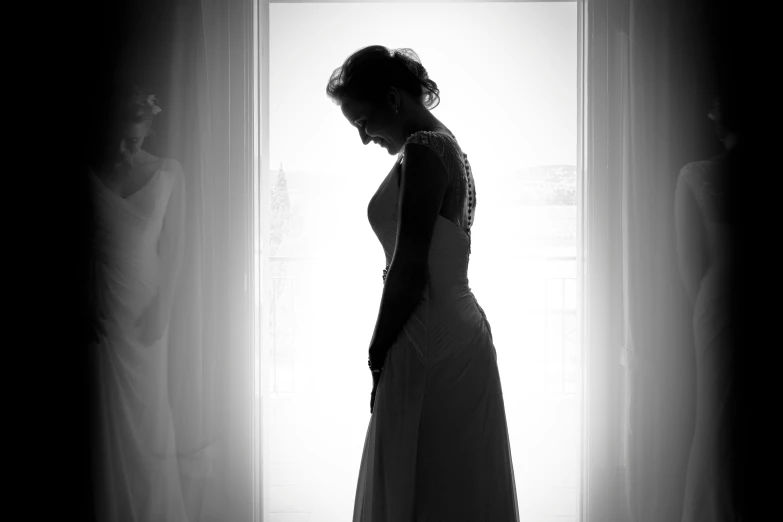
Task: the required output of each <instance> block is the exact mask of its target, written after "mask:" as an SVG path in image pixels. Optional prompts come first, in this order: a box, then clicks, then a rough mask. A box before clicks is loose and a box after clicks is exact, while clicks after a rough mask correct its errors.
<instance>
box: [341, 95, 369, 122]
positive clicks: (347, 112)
mask: <svg viewBox="0 0 783 522" xmlns="http://www.w3.org/2000/svg"><path fill="white" fill-rule="evenodd" d="M340 109H341V110H342V111H343V116H345V117H346V118H347V119H348V121H350V122H351V123H353V121H354V120H355V119H356V118H359V117H361V116H362V115H363V114H364V112H365V111H366V107H365V104H364V103H361V102H358V101H356V100H351V99H350V98H346V99H344V100H343V101H342V103H341V104H340Z"/></svg>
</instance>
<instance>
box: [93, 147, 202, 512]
mask: <svg viewBox="0 0 783 522" xmlns="http://www.w3.org/2000/svg"><path fill="white" fill-rule="evenodd" d="M177 167H178V164H176V162H169V161H164V163H163V164H162V166H161V167H160V168H159V169H158V170H157V172H156V173H155V174H154V175H153V177H152V178H151V179H150V181H149V182H148V183H147V184H146V185H144V186H143V187H142V188H141V189H139V190H138V191H136V192H134V193H133V194H131V195H129V196H128V197H126V198H123V197H120V196H119V195H117V194H115V193H114V192H113V191H111V190H109V189H108V188H107V187H106V186H105V185H104V184H103V182H102V181H100V180H99V179H98V178H97V177H96V176H95V175H94V174H93V175H92V176H91V177H92V179H93V182H94V183H93V194H94V201H95V209H96V219H97V227H96V229H97V230H96V232H97V233H96V245H95V252H96V257H97V266H98V277H97V292H98V300H99V309H100V310H101V314H102V318H101V321H100V323H101V329H102V331H103V333H102V335H101V336H100V340H99V341H98V342H96V343H94V345H93V346H92V347H91V357H92V368H93V370H94V376H95V380H94V383H95V388H94V393H95V395H96V400H97V402H96V406H95V410H96V411H95V428H96V432H95V435H96V438H95V439H94V443H93V449H94V451H95V454H94V456H95V458H94V474H93V476H94V490H95V498H96V520H97V521H98V522H104V521H112V522H115V521H127V522H153V521H155V522H158V521H160V522H164V521H165V522H186V520H187V518H186V515H185V508H184V505H183V501H182V492H181V488H180V479H179V472H178V467H177V455H176V448H175V439H174V428H173V423H172V416H171V408H170V405H169V396H168V377H167V375H168V364H167V363H168V348H167V344H168V342H167V339H168V329H166V333H164V335H163V337H162V338H161V339H160V340H158V341H156V342H154V343H152V344H151V345H147V344H145V343H144V342H142V341H141V338H142V337H141V332H142V331H143V325H142V327H139V326H137V321H138V320H139V318H140V317H142V314H143V312H144V311H145V309H146V307H147V306H148V305H149V304H150V302H151V301H152V299H153V297H154V296H155V295H156V293H157V289H158V285H159V283H160V281H159V280H158V278H159V257H158V253H157V244H158V238H159V236H160V234H161V229H162V225H163V218H164V216H165V214H166V208H167V204H168V201H169V198H170V196H171V194H172V189H173V187H174V180H175V174H174V168H177Z"/></svg>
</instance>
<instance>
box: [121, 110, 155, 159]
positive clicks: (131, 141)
mask: <svg viewBox="0 0 783 522" xmlns="http://www.w3.org/2000/svg"><path fill="white" fill-rule="evenodd" d="M148 133H149V122H147V121H144V122H140V123H133V124H130V125H127V126H126V127H125V129H124V130H123V133H122V139H121V140H120V156H121V158H122V161H123V162H124V163H127V164H128V165H132V164H133V160H134V158H135V157H136V155H137V154H138V153H139V151H140V150H141V146H142V145H143V144H144V138H146V137H147V134H148Z"/></svg>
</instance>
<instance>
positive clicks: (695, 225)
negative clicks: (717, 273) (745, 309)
mask: <svg viewBox="0 0 783 522" xmlns="http://www.w3.org/2000/svg"><path fill="white" fill-rule="evenodd" d="M687 168H688V167H687V166H686V167H684V168H683V169H682V171H681V172H680V177H679V179H678V180H677V189H676V193H675V203H674V216H675V227H676V234H677V258H678V262H679V267H680V277H682V281H683V284H684V285H685V290H686V292H687V293H688V297H689V298H690V300H691V303H694V302H695V301H696V296H697V295H698V292H699V285H700V284H701V279H702V277H703V276H704V272H705V268H706V263H707V255H706V252H705V248H706V245H707V241H706V237H705V235H706V231H705V228H704V223H703V221H702V219H703V217H702V214H701V210H700V209H699V204H698V202H697V201H696V198H695V196H694V194H693V190H692V188H691V186H690V184H689V183H688V181H687V180H686V179H685V173H686V172H687V171H686V169H687Z"/></svg>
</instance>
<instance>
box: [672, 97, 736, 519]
mask: <svg viewBox="0 0 783 522" xmlns="http://www.w3.org/2000/svg"><path fill="white" fill-rule="evenodd" d="M709 117H710V118H711V119H712V120H713V121H714V122H715V124H716V127H717V130H718V135H719V137H720V139H721V141H722V142H723V144H724V146H725V148H726V151H725V152H723V153H722V154H720V155H718V156H716V157H714V158H711V159H709V160H706V161H696V162H693V163H689V164H688V165H686V166H685V167H683V168H682V170H681V171H680V177H679V180H678V183H677V192H676V198H675V205H676V209H675V210H676V215H675V222H676V230H677V250H678V257H679V264H680V272H681V276H682V280H683V283H684V285H685V289H686V291H687V293H688V296H689V298H690V300H691V303H692V306H693V308H692V310H693V323H692V324H693V333H694V337H693V340H694V345H695V349H696V374H697V375H696V382H697V385H696V426H695V431H694V435H693V441H692V445H691V451H690V456H689V459H688V471H687V479H686V486H685V488H686V489H685V500H684V508H683V516H682V520H683V522H694V521H710V522H720V521H728V520H736V515H735V509H736V502H735V498H734V495H733V494H732V491H733V490H732V488H733V486H734V485H733V484H732V482H731V479H732V472H733V469H732V465H731V462H732V453H731V440H730V433H731V432H730V430H731V429H732V421H733V419H732V417H731V412H732V406H731V404H732V402H733V401H732V397H733V396H734V395H735V394H736V390H735V388H736V383H735V381H734V379H733V377H732V372H733V366H734V364H733V362H732V361H733V354H732V350H733V349H734V335H733V334H734V331H735V328H734V326H733V324H732V321H731V317H730V315H729V300H728V297H729V295H728V292H729V285H728V283H729V282H730V281H731V276H732V272H731V269H732V262H731V260H732V240H733V238H734V236H735V232H734V231H735V219H733V216H732V215H731V214H730V212H729V211H730V210H731V208H730V206H729V205H728V199H729V197H730V196H731V191H730V190H729V189H728V185H729V184H731V183H732V182H733V181H734V180H733V176H736V173H735V172H733V169H732V168H731V165H732V164H733V160H734V155H735V154H736V147H737V134H736V133H734V132H732V131H731V124H730V122H726V120H725V118H723V115H722V107H721V103H720V101H718V102H716V104H715V105H714V107H713V110H712V111H711V112H710V114H709ZM727 125H728V126H727Z"/></svg>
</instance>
